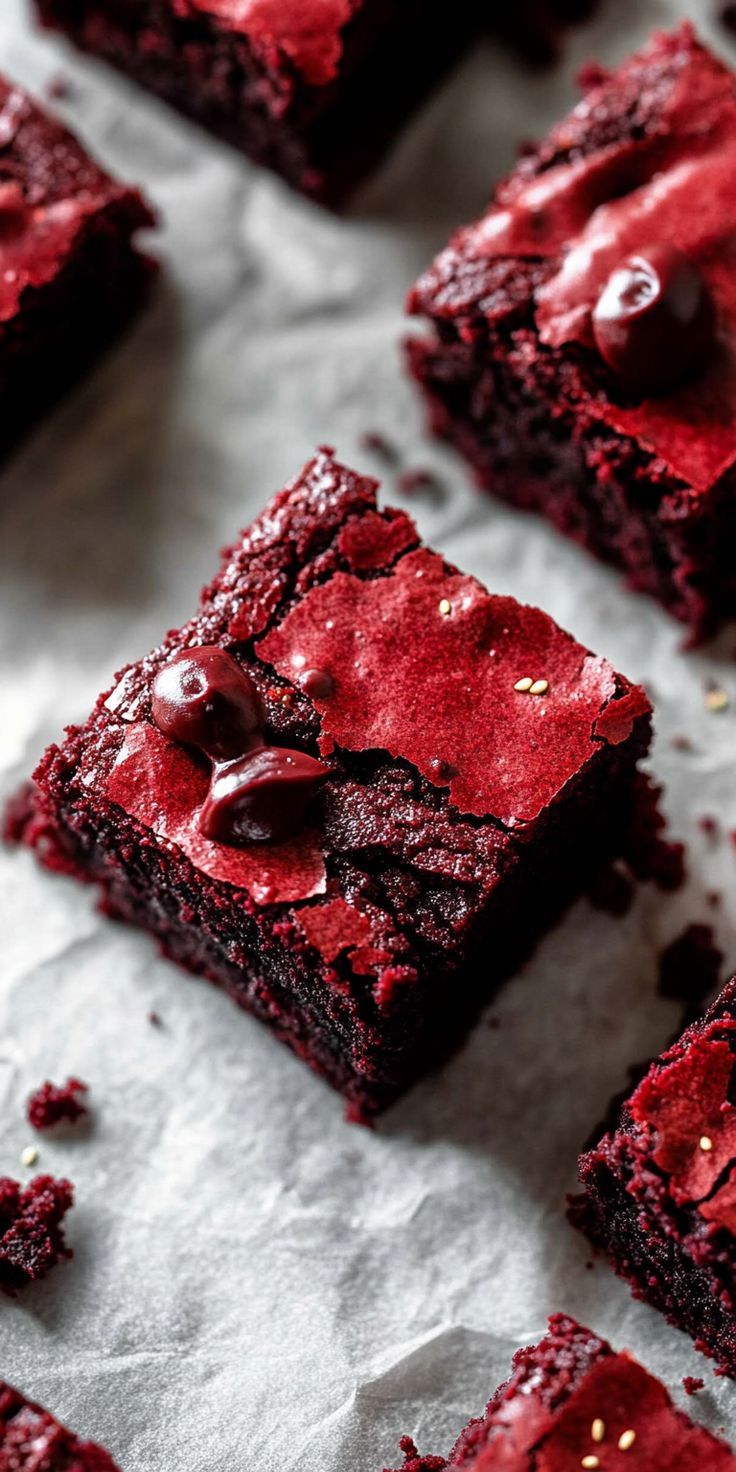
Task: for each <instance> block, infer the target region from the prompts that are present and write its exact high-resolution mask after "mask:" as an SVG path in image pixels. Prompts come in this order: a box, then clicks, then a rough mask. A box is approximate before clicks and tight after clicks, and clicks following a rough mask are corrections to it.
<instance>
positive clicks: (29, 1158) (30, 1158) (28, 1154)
mask: <svg viewBox="0 0 736 1472" xmlns="http://www.w3.org/2000/svg"><path fill="white" fill-rule="evenodd" d="M37 1160H38V1151H37V1149H36V1147H35V1145H26V1148H25V1150H24V1151H23V1152H22V1154H21V1157H20V1163H21V1165H35V1164H36V1161H37Z"/></svg>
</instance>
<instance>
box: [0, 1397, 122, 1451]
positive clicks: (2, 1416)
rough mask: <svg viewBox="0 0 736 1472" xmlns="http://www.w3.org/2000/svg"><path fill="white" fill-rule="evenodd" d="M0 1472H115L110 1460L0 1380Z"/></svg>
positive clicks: (98, 1447) (100, 1449)
mask: <svg viewBox="0 0 736 1472" xmlns="http://www.w3.org/2000/svg"><path fill="white" fill-rule="evenodd" d="M0 1472H119V1469H118V1467H117V1466H116V1464H115V1462H113V1460H112V1457H111V1456H109V1454H108V1453H107V1452H106V1451H103V1449H102V1447H100V1446H94V1445H93V1443H92V1442H89V1441H85V1442H82V1441H80V1440H79V1438H78V1437H77V1436H75V1435H74V1433H73V1432H72V1431H68V1430H67V1428H66V1427H65V1426H62V1425H61V1424H60V1422H59V1421H57V1420H56V1419H55V1418H54V1417H53V1416H52V1415H51V1414H50V1413H49V1412H48V1411H45V1410H44V1409H43V1407H42V1406H39V1405H36V1404H35V1403H34V1402H33V1401H30V1400H26V1397H25V1396H24V1395H21V1393H20V1391H18V1390H14V1389H13V1387H12V1385H8V1384H6V1382H5V1381H4V1380H0Z"/></svg>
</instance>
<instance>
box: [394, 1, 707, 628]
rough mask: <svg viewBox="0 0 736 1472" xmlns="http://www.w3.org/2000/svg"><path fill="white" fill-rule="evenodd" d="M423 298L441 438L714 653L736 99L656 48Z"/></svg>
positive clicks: (673, 37) (618, 77)
mask: <svg viewBox="0 0 736 1472" xmlns="http://www.w3.org/2000/svg"><path fill="white" fill-rule="evenodd" d="M582 85H583V92H584V95H583V100H582V101H581V102H580V103H579V104H578V106H577V107H576V108H575V109H574V111H573V112H572V113H571V114H570V115H569V117H568V118H566V119H565V121H564V122H562V123H560V124H559V125H558V126H557V127H555V128H553V129H552V131H551V133H550V134H549V137H548V138H547V139H546V140H545V141H544V142H543V143H541V144H540V145H539V146H538V147H536V148H532V149H530V150H528V151H526V152H524V153H523V154H522V156H521V158H520V160H519V163H518V164H517V166H516V168H515V169H514V171H513V172H512V174H511V175H510V177H509V178H508V179H506V180H505V181H504V182H503V183H502V184H500V185H499V186H498V188H497V189H496V191H495V194H494V196H493V200H492V202H491V204H490V207H489V209H488V210H487V212H486V213H485V214H484V215H483V217H482V218H481V219H480V220H478V221H477V222H476V223H475V224H472V225H470V226H469V227H467V228H465V229H463V230H460V231H459V232H458V233H457V234H456V235H455V237H454V239H453V240H452V241H451V243H450V245H449V246H448V247H447V249H446V250H444V251H443V252H442V253H441V255H440V256H439V257H438V258H437V260H436V261H435V262H434V264H433V265H432V266H431V267H430V269H429V270H428V271H427V273H426V274H425V275H424V276H423V277H422V278H421V279H420V281H419V282H418V283H417V284H416V286H415V287H414V289H413V291H412V293H411V296H410V300H409V308H410V311H411V312H413V313H415V314H417V315H421V316H423V317H425V318H428V319H429V320H430V321H431V323H432V328H433V330H432V333H431V335H430V336H428V337H426V336H425V337H419V338H418V339H416V340H413V341H412V342H410V343H409V346H408V354H409V364H410V369H411V372H412V373H413V374H414V376H415V378H416V379H417V380H418V382H419V383H420V385H421V387H422V389H423V391H424V393H425V394H426V396H427V400H428V403H429V409H430V416H431V424H432V427H433V429H434V431H435V432H436V433H437V434H438V435H441V436H442V437H444V438H446V439H448V440H450V441H451V442H452V443H453V444H454V445H456V446H457V448H458V449H459V450H460V451H461V452H462V454H463V455H464V456H465V457H466V458H467V460H468V461H469V463H470V466H471V467H472V470H473V473H474V476H475V478H476V479H477V481H478V482H479V484H480V485H481V486H483V487H484V488H486V489H488V490H490V491H493V492H494V493H495V494H497V495H499V496H502V497H503V498H504V499H505V500H507V501H509V502H511V503H512V504H513V505H515V506H518V507H521V508H524V509H526V510H535V511H540V512H542V513H543V514H544V515H545V516H547V517H549V519H550V520H551V521H552V522H554V524H555V525H556V526H558V527H559V528H560V529H561V530H562V531H564V532H566V533H567V534H568V535H569V536H571V537H573V538H574V539H575V540H576V541H578V542H581V543H583V544H584V545H585V546H586V547H588V548H590V549H591V551H593V552H595V553H596V554H597V555H598V556H599V557H602V558H604V559H605V560H606V561H609V562H612V563H614V564H616V565H617V566H618V567H620V568H622V569H623V570H624V572H625V573H626V575H627V578H628V581H629V583H630V584H631V586H632V587H634V588H637V589H640V590H642V591H644V592H647V593H649V594H651V595H653V596H654V597H656V598H657V599H659V600H660V601H661V602H662V603H663V604H664V605H665V607H667V608H668V609H669V610H670V612H671V613H673V614H674V615H675V616H676V617H677V618H679V619H682V620H683V621H684V622H685V623H686V624H687V625H689V628H690V630H691V632H692V635H693V637H702V636H703V635H705V634H707V633H708V632H710V630H711V629H713V628H714V627H716V626H717V625H718V624H719V623H720V622H721V621H722V620H724V619H726V618H728V617H731V616H732V615H734V614H736V270H735V269H734V229H733V194H734V185H735V184H736V83H735V81H734V76H733V74H732V73H731V72H730V71H729V70H728V68H727V67H726V66H724V64H723V63H722V62H721V61H719V60H717V59H716V58H715V57H714V56H712V55H710V54H709V52H708V51H707V50H706V49H705V48H704V47H703V46H702V45H701V44H700V42H699V41H698V40H697V38H696V36H695V33H694V31H693V29H692V27H691V26H689V25H683V26H681V27H680V28H679V29H678V30H676V31H675V32H674V33H672V34H658V35H655V36H654V37H653V39H652V40H651V42H650V43H649V45H648V46H647V47H646V48H645V49H644V50H643V51H642V52H641V53H640V54H638V55H636V56H634V57H633V58H631V59H630V60H628V61H627V62H625V63H624V65H623V66H622V67H621V68H620V69H619V70H618V71H615V72H612V73H608V72H604V71H602V69H600V68H597V67H589V68H587V69H586V71H585V73H584V75H583V77H582Z"/></svg>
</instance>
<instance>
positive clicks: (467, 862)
mask: <svg viewBox="0 0 736 1472" xmlns="http://www.w3.org/2000/svg"><path fill="white" fill-rule="evenodd" d="M376 490H377V487H376V484H375V482H374V481H371V480H368V479H366V478H365V477H362V476H360V475H357V474H355V473H354V472H353V471H351V470H349V469H347V468H346V467H345V466H342V465H340V464H339V463H338V462H337V461H336V460H335V458H334V456H333V455H332V453H331V452H330V451H329V450H322V451H320V452H319V453H318V454H317V455H316V456H315V458H314V459H313V460H312V461H311V462H310V463H309V465H307V466H306V467H305V469H304V470H303V471H302V473H301V474H300V475H299V476H297V478H296V479H295V480H294V481H293V482H292V483H291V484H290V485H289V486H287V487H286V488H285V490H283V491H282V492H280V493H279V494H278V495H277V496H276V497H275V498H274V499H273V500H272V501H271V502H270V503H269V505H268V506H267V507H266V510H265V511H264V512H263V514H262V515H261V516H260V517H259V518H258V519H257V520H256V521H255V522H254V524H253V525H252V526H251V527H249V528H248V529H247V530H246V531H245V532H244V533H243V534H242V535H241V536H240V537H239V538H238V539H237V540H236V541H235V542H234V544H233V546H232V547H231V548H230V549H229V550H228V551H227V552H226V554H225V556H224V561H223V563H222V566H221V568H220V571H219V572H218V574H217V575H216V576H215V578H214V580H213V581H212V582H211V583H210V584H209V586H208V587H207V588H206V589H205V590H204V593H203V595H202V598H201V602H200V605H199V608H198V610H197V612H196V613H195V615H194V617H193V618H192V619H191V620H190V621H189V623H187V624H186V625H185V626H184V627H183V628H182V629H180V630H178V631H176V632H174V633H173V634H170V635H169V636H168V637H167V639H166V640H165V641H164V643H163V644H162V645H161V646H160V647H159V648H158V649H156V650H154V651H153V653H152V654H150V655H148V656H147V657H146V658H144V659H142V660H140V661H139V662H138V663H136V664H133V665H131V666H130V667H129V668H128V669H126V670H124V671H122V672H121V673H120V675H119V676H118V677H117V679H116V681H115V683H114V685H113V687H112V688H111V689H110V690H109V691H106V692H104V693H103V695H102V696H101V697H100V699H99V701H98V703H97V705H96V707H95V709H94V711H93V713H92V715H91V716H90V718H89V720H88V721H87V722H86V724H85V725H83V726H81V727H79V728H75V729H72V730H71V731H70V732H69V733H68V734H67V737H66V739H65V740H64V742H63V743H62V744H61V746H54V747H52V748H50V750H49V751H48V752H47V753H46V755H45V757H44V758H43V760H42V762H41V764H40V767H39V768H38V771H37V772H36V774H35V784H36V785H35V788H34V791H33V794H32V796H31V798H30V799H29V797H28V795H27V794H25V795H24V798H23V802H22V804H21V805H20V806H19V809H18V811H17V812H16V813H15V816H14V819H13V822H12V824H11V825H9V828H8V831H9V832H12V833H13V834H14V836H15V837H16V838H21V839H23V838H25V840H26V841H27V842H29V843H30V844H31V845H32V846H34V847H35V848H36V849H37V852H38V854H39V857H41V858H42V859H43V861H44V862H45V863H46V864H48V865H49V866H50V867H52V868H57V869H62V870H64V869H65V870H67V871H69V872H72V873H73V874H75V875H76V876H77V877H79V878H83V879H88V880H92V881H93V882H94V883H95V884H96V885H97V886H98V888H99V890H100V891H101V894H102V897H103V904H104V907H105V909H106V910H107V911H108V912H109V913H111V914H114V915H117V916H120V917H122V918H125V919H127V920H129V921H133V922H135V923H137V924H139V925H141V926H143V927H144V928H145V929H147V930H149V931H151V932H152V933H153V934H155V935H156V936H157V937H158V939H159V941H160V943H161V945H162V947H163V949H164V951H165V952H166V953H167V954H168V955H170V956H171V957H172V958H174V959H175V960H177V961H179V962H180V963H181V964H182V965H184V966H186V967H188V968H189V969H190V970H193V971H196V972H200V973H203V974H204V975H206V976H208V977H209V978H210V979H211V980H213V981H215V982H217V983H219V984H220V985H221V986H223V987H224V988H225V989H226V990H227V991H228V992H229V994H230V995H231V996H232V997H233V998H234V999H235V1000H236V1001H237V1002H239V1003H240V1004H242V1005H243V1006H244V1007H246V1008H247V1009H248V1010H250V1011H251V1012H253V1013H255V1014H256V1015H257V1016H258V1017H260V1018H261V1019H262V1020H263V1021H264V1022H266V1023H267V1024H268V1025H269V1026H270V1027H271V1028H272V1029H273V1030H274V1031H275V1032H276V1033H277V1035H278V1036H279V1037H280V1038H281V1039H282V1040H283V1041H284V1042H286V1043H287V1044H288V1045H289V1046H290V1047H291V1048H292V1049H293V1050H294V1051H295V1052H296V1053H298V1054H299V1055H300V1056H301V1057H302V1058H304V1059H305V1060H306V1061H307V1062H308V1063H310V1064H311V1066H312V1067H313V1068H314V1069H316V1070H317V1071H318V1072H319V1073H321V1074H322V1075H324V1077H325V1078H327V1079H328V1080H329V1082H330V1083H332V1084H333V1085H334V1086H335V1087H336V1088H338V1089H339V1090H341V1092H342V1093H343V1094H344V1096H345V1098H346V1100H347V1102H348V1106H349V1109H350V1110H351V1112H352V1114H354V1115H355V1116H356V1117H362V1118H364V1117H367V1116H369V1115H371V1114H373V1113H375V1112H376V1111H377V1110H379V1109H381V1108H383V1107H384V1106H385V1105H386V1104H388V1103H389V1102H391V1100H392V1099H393V1098H395V1097H396V1096H397V1095H398V1094H399V1093H400V1092H402V1090H404V1089H405V1088H406V1087H407V1086H408V1085H409V1084H410V1083H411V1082H412V1081H413V1080H414V1079H415V1078H417V1077H418V1076H419V1075H420V1074H422V1073H425V1072H427V1071H428V1070H429V1069H430V1068H431V1067H432V1066H433V1065H435V1064H436V1063H438V1062H439V1061H441V1060H442V1059H443V1058H444V1057H445V1056H446V1055H447V1054H448V1052H449V1051H450V1050H451V1048H452V1047H453V1046H454V1045H455V1044H457V1043H458V1042H459V1041H460V1039H461V1038H462V1036H463V1034H464V1032H465V1031H466V1029H467V1027H468V1025H469V1024H470V1022H471V1021H472V1020H473V1018H474V1016H475V1014H476V1012H477V1010H478V1008H479V1006H480V1004H481V1002H482V1001H483V1000H484V999H485V998H486V997H487V996H488V995H489V994H490V992H491V991H492V990H493V988H494V987H495V986H496V985H497V984H498V983H499V982H500V980H501V979H502V977H503V976H505V975H506V974H508V972H509V971H510V970H511V969H513V967H514V965H515V964H517V963H518V961H519V960H520V959H521V958H522V956H523V955H525V954H527V953H528V951H529V950H530V949H531V948H532V947H533V945H534V943H535V942H536V941H537V939H538V938H539V937H540V936H541V935H542V934H543V933H544V931H545V930H546V929H547V928H548V927H549V925H550V924H551V923H552V922H553V921H554V920H555V919H556V918H557V916H558V915H559V913H560V912H561V910H562V909H563V908H564V906H565V905H566V904H567V903H568V902H569V900H570V899H572V898H573V897H574V896H575V895H576V894H577V893H579V892H580V890H581V889H582V888H584V887H585V885H586V884H587V882H588V881H589V878H590V874H591V871H592V870H594V869H595V868H596V867H597V866H598V865H601V866H602V865H604V864H605V863H606V862H607V861H608V860H609V859H610V857H611V856H612V855H614V854H615V853H617V852H619V851H620V848H621V846H622V845H623V844H624V841H625V835H626V833H627V832H628V831H629V829H630V826H631V822H632V815H633V814H634V813H635V812H636V811H638V803H639V801H640V781H641V778H640V774H639V772H638V762H639V760H640V758H641V757H643V756H644V754H645V753H646V750H647V747H648V743H649V737H650V707H649V704H648V701H647V698H646V696H645V694H644V692H643V691H642V690H641V689H639V688H638V687H636V686H632V685H631V684H630V683H629V682H628V681H627V680H626V679H625V678H624V677H623V676H621V675H618V674H616V672H615V671H614V670H613V669H612V668H611V666H610V665H609V664H607V663H606V661H605V660H602V659H599V658H596V657H595V656H594V655H592V654H591V653H590V652H589V651H588V650H586V649H584V648H582V647H581V646H580V645H579V644H577V643H576V642H575V640H574V639H572V638H571V637H570V635H569V634H567V633H565V632H564V631H563V630H562V629H560V628H559V627H558V626H557V625H556V624H555V623H554V622H553V620H552V619H551V618H549V617H548V615H546V614H545V613H542V612H541V611H540V610H538V609H534V608H528V607H526V606H523V605H521V604H518V603H517V602H515V600H514V599H512V598H508V597H499V596H495V595H493V594H490V593H488V592H487V591H486V589H485V588H484V587H483V586H482V585H481V584H480V583H479V582H477V581H476V580H475V579H474V578H472V577H468V576H466V575H464V574H462V573H461V572H459V571H458V570H457V569H455V568H454V567H452V566H451V565H449V564H448V563H446V562H445V561H444V560H443V558H442V557H441V556H439V555H438V554H437V553H436V552H433V551H432V550H431V549H429V548H427V547H425V546H423V545H422V543H421V541H420V539H419V535H418V533H417V530H416V527H415V526H414V524H413V522H412V521H411V520H410V518H409V517H408V516H407V515H406V514H405V513H404V512H402V511H394V510H391V509H390V508H388V509H379V507H378V505H377V501H376ZM489 957H492V958H493V959H492V961H491V963H490V964H489Z"/></svg>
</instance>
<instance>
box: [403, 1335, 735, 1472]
mask: <svg viewBox="0 0 736 1472" xmlns="http://www.w3.org/2000/svg"><path fill="white" fill-rule="evenodd" d="M401 1447H402V1450H403V1452H404V1464H403V1467H402V1469H401V1472H445V1469H449V1468H452V1467H456V1468H461V1469H463V1472H573V1469H577V1468H583V1469H591V1472H595V1469H600V1472H662V1469H663V1468H664V1467H671V1468H673V1472H674V1469H676V1472H733V1469H734V1468H736V1457H734V1455H733V1453H732V1452H731V1451H730V1450H729V1448H728V1447H727V1446H726V1444H725V1442H723V1441H720V1440H718V1438H716V1437H715V1436H712V1435H711V1433H710V1432H709V1431H706V1430H704V1428H703V1427H701V1426H696V1425H694V1423H693V1422H692V1421H691V1420H690V1418H689V1417H688V1416H686V1415H685V1413H684V1412H683V1411H681V1410H678V1409H677V1407H676V1406H675V1405H674V1404H673V1402H672V1400H671V1398H670V1396H669V1394H668V1392H667V1390H666V1389H665V1387H664V1385H662V1383H661V1381H659V1380H655V1378H654V1376H653V1375H650V1374H649V1372H648V1371H647V1370H645V1369H644V1368H643V1367H642V1366H641V1365H640V1364H638V1362H637V1361H636V1360H635V1359H632V1357H631V1355H629V1354H627V1353H626V1352H625V1351H624V1352H622V1353H616V1352H615V1351H614V1350H613V1349H611V1346H610V1344H607V1343H606V1341H605V1340H604V1339H599V1338H598V1336H597V1335H596V1334H593V1333H592V1332H591V1330H590V1329H583V1328H581V1326H580V1325H579V1324H576V1323H575V1321H574V1319H570V1318H566V1317H565V1316H563V1315H562V1314H556V1315H555V1316H554V1317H553V1318H551V1319H550V1321H549V1330H548V1333H547V1335H546V1337H545V1338H544V1339H542V1340H541V1342H540V1343H539V1344H536V1345H534V1346H532V1347H531V1348H529V1349H520V1350H519V1351H518V1353H517V1354H516V1355H514V1369H513V1374H512V1376H511V1379H510V1380H508V1381H507V1383H506V1384H505V1385H502V1386H501V1388H500V1389H499V1390H497V1391H496V1394H495V1395H494V1396H493V1399H492V1400H491V1401H490V1402H489V1404H488V1406H487V1407H486V1411H485V1414H484V1415H483V1416H482V1417H481V1418H480V1419H479V1420H477V1421H471V1422H470V1423H469V1425H468V1426H466V1427H465V1430H464V1431H463V1432H462V1433H461V1435H460V1437H459V1439H458V1441H457V1442H456V1444H455V1446H454V1447H453V1450H452V1451H451V1452H450V1455H449V1457H447V1458H446V1459H445V1458H444V1457H422V1456H419V1454H418V1453H417V1450H416V1447H415V1446H414V1443H413V1442H412V1441H411V1439H410V1438H408V1437H405V1438H404V1440H403V1441H402V1443H401Z"/></svg>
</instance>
